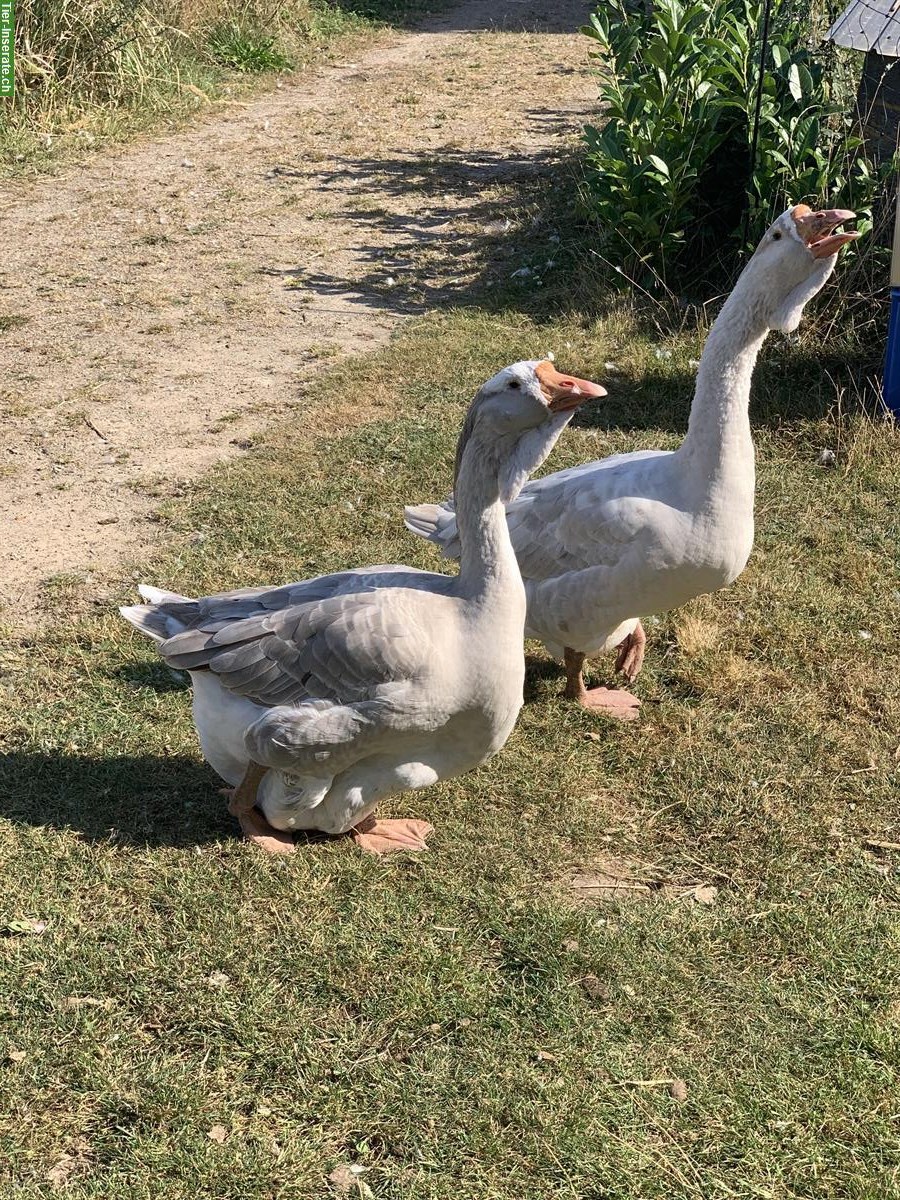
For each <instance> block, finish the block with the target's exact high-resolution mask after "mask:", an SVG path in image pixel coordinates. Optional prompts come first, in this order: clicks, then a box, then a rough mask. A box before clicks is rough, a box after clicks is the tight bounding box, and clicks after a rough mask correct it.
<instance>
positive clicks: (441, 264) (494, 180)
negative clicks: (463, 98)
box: [260, 112, 571, 316]
mask: <svg viewBox="0 0 900 1200" xmlns="http://www.w3.org/2000/svg"><path fill="white" fill-rule="evenodd" d="M535 119H541V120H544V119H546V120H559V121H561V122H563V123H564V118H561V117H559V116H558V115H557V114H550V115H545V114H543V113H538V112H536V113H535ZM570 154H571V151H568V152H566V153H563V152H562V151H560V150H557V149H544V150H540V151H535V152H532V153H529V154H523V153H518V154H516V153H504V152H500V151H491V150H470V151H463V150H459V149H456V148H454V147H443V148H437V149H434V150H429V151H427V152H424V151H423V152H419V153H411V152H403V151H396V152H394V153H390V152H389V153H387V154H386V155H385V156H384V157H379V158H348V157H344V158H337V159H334V160H332V162H331V163H330V164H329V166H328V168H327V169H324V170H321V171H314V170H312V171H310V172H307V173H306V174H305V182H304V185H303V186H304V190H305V189H308V188H310V187H312V188H313V189H314V190H316V191H317V192H321V193H328V194H331V195H332V196H335V197H337V198H338V199H339V201H340V203H339V206H338V209H337V212H336V213H335V217H336V219H337V220H339V221H340V222H341V223H342V224H344V225H346V226H347V227H349V228H350V229H351V231H354V233H355V234H357V235H358V237H355V239H354V243H353V245H352V251H353V254H354V256H355V261H354V270H353V272H352V275H353V277H352V278H349V277H348V276H347V275H339V274H335V273H332V272H328V271H323V270H321V269H319V268H317V267H315V266H310V267H306V266H303V265H302V264H291V265H289V266H276V265H274V264H272V265H267V266H264V267H262V268H261V269H260V273H261V274H265V275H274V276H278V277H281V278H282V279H284V281H285V286H287V287H289V288H291V289H292V290H293V289H300V290H304V291H305V292H306V293H307V297H308V298H309V299H310V301H311V304H312V307H313V308H314V307H315V303H316V301H317V300H319V301H323V300H324V301H328V302H331V301H332V300H333V298H334V297H336V296H340V297H341V298H342V300H343V301H344V302H345V303H349V305H350V306H351V307H358V308H360V309H363V310H365V309H377V310H378V311H380V312H383V311H387V312H390V313H394V314H397V315H402V316H409V315H415V314H419V313H422V312H425V311H426V310H428V309H430V308H434V307H437V306H439V305H447V304H450V305H453V306H454V307H463V306H471V305H474V304H478V305H480V306H481V307H486V308H488V309H491V308H495V309H502V308H512V307H519V306H523V307H525V308H528V307H529V299H530V297H529V292H530V291H533V290H535V289H536V288H538V287H540V286H543V283H542V282H541V283H540V284H539V283H538V282H537V279H538V276H537V275H535V274H533V272H532V269H531V268H530V267H526V270H525V273H524V274H522V275H521V276H519V277H518V279H519V282H518V283H517V284H515V285H514V286H513V289H512V290H513V294H512V295H511V296H507V295H505V289H504V294H503V295H502V296H501V295H499V294H498V295H497V296H496V297H492V296H491V294H490V293H491V290H492V289H495V288H497V286H498V285H499V284H507V283H509V281H510V279H512V278H514V274H515V271H516V270H521V267H522V258H523V256H525V257H528V256H529V255H530V254H531V253H532V251H534V252H535V253H536V252H538V250H540V251H541V253H542V255H543V259H542V266H541V269H542V270H543V269H549V268H546V266H545V264H546V262H547V260H548V259H550V258H552V254H553V246H554V243H553V242H552V241H546V242H545V244H542V239H541V236H540V235H541V232H542V231H544V227H545V226H546V230H545V231H544V232H545V236H546V237H549V238H553V237H556V238H557V240H558V236H559V235H558V234H555V233H554V232H553V231H554V228H555V218H554V216H553V212H554V208H553V205H552V204H550V203H549V202H548V197H547V192H548V181H549V180H550V179H551V178H552V177H553V176H554V175H556V174H558V173H559V171H560V170H561V169H562V164H563V163H564V162H565V160H566V158H568V157H569V156H570ZM290 170H291V169H290V168H283V169H281V171H280V172H279V174H278V176H272V174H271V173H270V178H276V179H277V180H278V186H281V187H283V188H285V189H287V188H290V187H292V186H294V185H293V183H292V180H291V175H290V174H288V172H289V171H290ZM498 188H499V189H500V192H499V193H498ZM384 201H388V202H392V201H393V202H396V204H392V205H391V206H390V207H388V205H387V204H386V203H384ZM398 210H399V211H398ZM510 213H512V214H513V216H514V217H515V222H514V221H513V220H512V219H511V218H510V216H509V214H510ZM523 222H524V224H525V225H526V228H525V229H524V230H523V229H521V228H520V226H521V225H522V223H523ZM523 233H524V234H525V236H524V237H523V236H522V235H523ZM530 243H534V245H533V246H532V245H531V244H530ZM360 264H361V265H362V270H360V269H359V266H360ZM463 277H464V281H463Z"/></svg>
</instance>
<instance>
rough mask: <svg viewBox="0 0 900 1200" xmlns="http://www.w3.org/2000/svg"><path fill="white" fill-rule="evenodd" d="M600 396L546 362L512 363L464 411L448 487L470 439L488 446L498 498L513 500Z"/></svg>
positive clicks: (586, 383)
mask: <svg viewBox="0 0 900 1200" xmlns="http://www.w3.org/2000/svg"><path fill="white" fill-rule="evenodd" d="M605 395H606V389H605V388H603V387H601V386H600V385H599V384H597V383H592V382H591V381H590V380H589V379H579V378H578V377H577V376H576V375H565V374H563V373H562V372H560V371H558V370H557V369H556V367H555V366H554V365H553V363H552V362H550V360H549V359H540V360H538V359H533V360H530V361H527V362H518V363H513V364H512V365H511V366H509V367H504V368H503V370H502V371H498V372H497V374H496V375H494V376H493V377H492V378H491V379H489V380H488V381H487V383H485V384H483V385H482V387H481V388H480V389H479V391H478V394H477V395H476V396H475V399H474V400H473V401H472V403H471V405H470V406H469V411H468V414H467V416H466V421H465V424H464V425H463V429H462V433H461V434H460V438H459V444H458V446H457V450H456V469H455V472H454V483H455V480H456V478H457V477H458V475H459V468H460V465H461V464H462V457H463V451H464V450H465V447H466V445H467V444H468V442H469V440H470V438H471V437H472V435H473V434H474V433H476V431H477V433H478V437H479V440H480V441H482V442H487V443H489V444H490V446H491V458H492V459H493V461H494V463H495V464H496V467H497V470H498V474H499V481H500V497H501V499H502V500H503V501H504V502H505V503H509V502H510V501H511V500H513V499H514V498H515V497H516V496H517V495H518V494H519V491H520V490H521V488H522V486H523V485H524V484H525V482H526V481H527V479H528V476H529V475H530V474H531V473H532V472H533V471H535V470H537V468H538V467H539V466H540V465H541V463H542V462H543V461H544V459H545V458H546V457H547V455H548V454H549V453H550V451H551V450H552V449H553V447H554V445H555V444H556V440H557V438H558V437H559V435H560V434H561V433H562V431H563V429H564V428H565V427H566V425H567V424H568V423H569V421H570V420H571V418H572V416H573V414H574V413H575V411H576V410H577V409H578V408H580V406H581V405H582V404H584V402H585V401H586V400H593V399H598V398H599V397H601V396H605Z"/></svg>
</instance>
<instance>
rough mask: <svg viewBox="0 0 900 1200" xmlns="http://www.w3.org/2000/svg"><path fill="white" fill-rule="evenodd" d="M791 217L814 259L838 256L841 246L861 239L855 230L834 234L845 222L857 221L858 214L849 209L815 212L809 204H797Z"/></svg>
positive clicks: (826, 209)
mask: <svg viewBox="0 0 900 1200" xmlns="http://www.w3.org/2000/svg"><path fill="white" fill-rule="evenodd" d="M791 216H792V217H793V218H794V224H795V225H796V226H797V232H798V233H799V234H800V236H801V237H802V238H803V240H804V242H806V245H807V246H808V247H809V252H810V254H811V255H812V256H813V258H830V257H831V255H832V254H837V252H838V250H840V248H841V246H844V245H846V244H847V242H852V241H853V239H854V238H858V237H859V234H858V233H857V231H856V230H855V229H851V230H848V231H847V232H846V233H834V232H833V230H835V229H836V228H837V227H838V225H843V223H844V222H845V221H853V220H855V219H856V213H854V212H850V210H849V209H848V208H822V209H819V211H818V212H813V211H812V209H811V208H810V207H809V205H808V204H795V205H794V207H793V209H792V210H791Z"/></svg>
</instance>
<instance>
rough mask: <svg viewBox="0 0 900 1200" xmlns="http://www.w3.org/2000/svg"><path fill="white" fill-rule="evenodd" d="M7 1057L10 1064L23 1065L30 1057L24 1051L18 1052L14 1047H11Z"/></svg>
mask: <svg viewBox="0 0 900 1200" xmlns="http://www.w3.org/2000/svg"><path fill="white" fill-rule="evenodd" d="M6 1057H7V1059H8V1060H9V1061H10V1062H13V1063H21V1062H24V1061H25V1059H26V1058H27V1057H28V1055H27V1054H26V1053H25V1051H24V1050H16V1049H14V1048H13V1047H12V1046H10V1048H9V1049H8V1050H7V1052H6Z"/></svg>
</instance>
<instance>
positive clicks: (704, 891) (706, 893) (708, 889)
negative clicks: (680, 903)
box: [683, 883, 719, 904]
mask: <svg viewBox="0 0 900 1200" xmlns="http://www.w3.org/2000/svg"><path fill="white" fill-rule="evenodd" d="M718 894H719V889H718V888H717V887H713V886H712V884H699V883H698V884H697V886H696V887H694V888H691V890H690V891H689V892H686V893H685V895H684V897H683V899H685V900H696V901H697V903H698V904H715V902H716V896H718Z"/></svg>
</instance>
